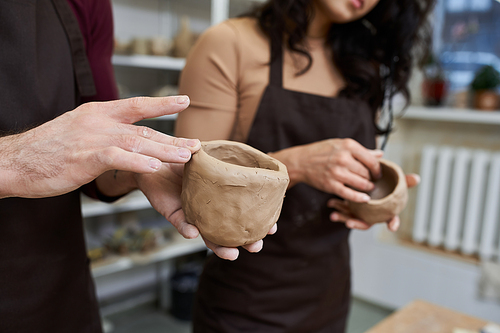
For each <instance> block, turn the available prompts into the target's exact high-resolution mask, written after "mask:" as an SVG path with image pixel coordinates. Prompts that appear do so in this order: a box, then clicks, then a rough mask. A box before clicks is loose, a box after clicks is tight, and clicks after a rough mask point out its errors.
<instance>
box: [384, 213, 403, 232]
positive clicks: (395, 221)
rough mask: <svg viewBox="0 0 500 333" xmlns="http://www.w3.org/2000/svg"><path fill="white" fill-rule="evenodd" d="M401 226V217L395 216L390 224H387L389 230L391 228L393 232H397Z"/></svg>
mask: <svg viewBox="0 0 500 333" xmlns="http://www.w3.org/2000/svg"><path fill="white" fill-rule="evenodd" d="M400 225H401V220H400V219H399V216H394V217H393V218H392V219H391V220H390V221H389V222H387V228H389V230H390V231H392V232H396V231H397V230H398V229H399V226H400Z"/></svg>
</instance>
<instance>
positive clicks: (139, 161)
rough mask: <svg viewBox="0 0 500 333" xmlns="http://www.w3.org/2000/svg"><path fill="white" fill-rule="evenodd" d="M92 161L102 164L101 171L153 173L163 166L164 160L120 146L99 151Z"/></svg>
mask: <svg viewBox="0 0 500 333" xmlns="http://www.w3.org/2000/svg"><path fill="white" fill-rule="evenodd" d="M90 163H97V164H100V166H101V167H100V169H101V173H102V172H104V171H108V170H113V169H116V170H122V171H131V172H135V173H153V172H156V171H158V170H160V168H161V167H162V162H161V161H160V160H159V159H157V158H154V157H149V156H145V155H141V154H136V153H131V152H128V151H126V150H124V149H121V148H118V147H110V148H104V149H102V150H100V151H98V152H97V153H96V154H95V156H94V158H93V160H91V161H90Z"/></svg>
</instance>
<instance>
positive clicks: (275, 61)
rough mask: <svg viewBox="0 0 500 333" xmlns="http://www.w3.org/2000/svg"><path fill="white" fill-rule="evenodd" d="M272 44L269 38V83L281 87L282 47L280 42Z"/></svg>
mask: <svg viewBox="0 0 500 333" xmlns="http://www.w3.org/2000/svg"><path fill="white" fill-rule="evenodd" d="M278 44H279V45H274V43H273V41H272V40H271V65H270V69H269V85H271V86H276V87H280V88H282V87H283V47H282V45H281V43H278Z"/></svg>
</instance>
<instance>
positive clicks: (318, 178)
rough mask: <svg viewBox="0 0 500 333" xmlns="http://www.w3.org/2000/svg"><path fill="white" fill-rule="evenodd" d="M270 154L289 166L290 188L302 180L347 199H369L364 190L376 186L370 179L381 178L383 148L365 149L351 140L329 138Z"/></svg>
mask: <svg viewBox="0 0 500 333" xmlns="http://www.w3.org/2000/svg"><path fill="white" fill-rule="evenodd" d="M270 155H271V156H273V157H275V158H277V159H278V160H280V161H281V162H283V163H284V164H285V165H286V166H287V169H288V174H289V175H290V185H289V187H292V186H293V185H295V184H297V183H300V182H303V183H306V184H308V185H310V186H312V187H314V188H317V189H319V190H321V191H323V192H327V193H332V194H335V195H338V196H339V197H341V198H343V199H345V200H350V201H355V202H367V201H369V200H370V197H369V196H368V195H367V194H366V193H364V192H368V191H371V190H372V189H373V187H374V185H373V183H372V182H371V181H370V178H371V177H373V178H375V179H377V178H379V177H380V163H379V161H378V160H379V158H380V157H382V151H380V150H369V149H366V148H365V147H363V146H362V145H361V144H359V143H358V142H356V141H354V140H352V139H329V140H324V141H319V142H315V143H312V144H308V145H303V146H296V147H292V148H289V149H284V150H281V151H279V152H276V153H271V154H270ZM356 190H359V191H356Z"/></svg>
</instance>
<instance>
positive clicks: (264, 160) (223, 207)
mask: <svg viewBox="0 0 500 333" xmlns="http://www.w3.org/2000/svg"><path fill="white" fill-rule="evenodd" d="M288 183H289V177H288V173H287V170H286V167H285V165H284V164H283V163H281V162H279V161H278V160H276V159H274V158H272V157H270V156H268V155H266V154H264V153H262V152H260V151H259V150H257V149H254V148H252V147H250V146H248V145H245V144H242V143H238V142H232V141H225V140H217V141H207V142H202V145H201V149H200V150H199V151H198V152H196V153H194V154H193V156H192V158H191V160H190V161H189V162H188V163H187V164H186V166H185V167H184V176H183V182H182V195H181V198H182V209H183V211H184V213H185V215H186V219H187V221H188V222H189V223H191V224H194V225H195V226H196V227H197V228H198V229H199V230H200V233H201V234H202V235H203V236H204V237H205V238H206V239H208V240H209V241H211V242H213V243H215V244H218V245H222V246H228V247H237V246H241V245H245V244H250V243H253V242H256V241H258V240H260V239H262V238H264V237H265V236H266V235H267V233H268V231H269V229H271V227H272V226H273V225H274V223H276V221H277V220H278V217H279V215H280V212H281V206H282V205H283V198H284V195H285V191H286V188H287V187H288Z"/></svg>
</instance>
